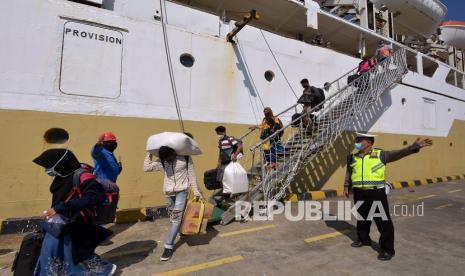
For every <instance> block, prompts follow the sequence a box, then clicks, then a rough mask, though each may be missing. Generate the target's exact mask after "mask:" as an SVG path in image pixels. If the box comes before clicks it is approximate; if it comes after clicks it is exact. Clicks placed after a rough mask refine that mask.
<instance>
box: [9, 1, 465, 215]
mask: <svg viewBox="0 0 465 276" xmlns="http://www.w3.org/2000/svg"><path fill="white" fill-rule="evenodd" d="M158 8H159V6H158ZM128 13H129V11H128ZM138 13H140V14H138ZM151 13H153V12H152V11H151V12H147V14H145V13H144V11H134V13H133V14H126V15H121V14H118V13H114V12H111V11H107V10H104V9H98V8H94V7H89V6H86V5H81V4H77V3H71V2H67V1H60V0H46V1H45V0H14V1H13V0H8V1H2V2H1V3H0V23H1V24H0V26H1V27H0V36H1V37H2V40H3V41H4V43H2V46H1V51H0V60H1V61H2V66H1V69H0V109H1V111H2V114H4V115H3V116H2V122H1V124H2V125H4V126H7V127H8V128H7V130H8V131H10V132H15V131H16V132H17V133H16V134H17V135H14V134H11V133H10V135H8V136H4V137H3V138H2V140H1V142H2V147H3V150H4V152H9V153H14V151H13V150H12V149H11V147H14V148H20V149H21V148H22V147H24V149H22V150H19V152H20V154H21V157H20V160H21V161H18V162H19V163H18V162H11V163H8V164H2V168H1V172H2V174H3V175H5V174H8V175H9V177H8V182H9V183H7V184H8V185H10V186H8V187H9V188H8V192H7V193H5V194H8V193H10V194H11V193H20V192H21V191H23V190H21V189H24V188H18V186H16V185H17V183H22V184H23V185H25V184H26V183H27V182H30V181H32V182H33V184H31V185H32V186H33V187H34V190H35V192H34V193H33V194H32V195H31V196H32V197H33V198H34V200H38V203H26V202H27V201H28V200H29V201H30V200H31V199H30V197H28V196H24V197H20V199H18V200H15V201H14V202H13V201H11V200H10V199H8V198H7V196H6V197H5V198H2V199H0V206H2V210H5V211H4V212H3V213H2V214H0V217H1V216H10V217H11V214H9V213H8V212H13V213H15V214H18V215H25V214H30V213H31V212H32V210H37V208H38V207H37V206H44V205H46V204H48V203H47V199H46V198H47V197H48V195H47V188H46V187H47V185H46V184H44V183H46V182H47V181H48V180H47V179H46V178H44V177H43V176H41V174H40V173H41V172H39V171H38V169H37V168H35V167H34V165H33V164H32V163H31V162H30V160H31V159H32V158H33V157H34V155H35V154H38V153H40V151H41V150H43V147H42V148H40V147H33V145H35V146H37V145H40V143H39V142H37V141H39V140H40V135H41V131H45V130H46V129H45V127H46V126H47V125H48V126H49V127H54V126H58V127H63V128H65V129H66V128H72V129H73V130H74V133H76V132H77V135H76V136H77V137H76V138H72V140H73V144H72V145H74V146H75V148H76V149H78V151H79V153H80V156H82V159H85V160H88V158H89V157H88V156H86V152H88V149H90V147H91V146H92V143H93V141H94V139H95V137H97V135H98V134H99V133H98V132H99V131H105V130H109V129H110V128H113V129H123V128H126V129H128V130H127V133H126V134H125V135H128V137H129V136H130V135H134V136H131V139H135V138H136V137H137V139H139V140H138V141H133V140H129V138H128V139H126V141H125V142H126V143H127V144H126V148H125V149H124V152H125V154H126V155H127V156H128V157H127V158H126V165H127V167H128V168H129V169H125V170H124V174H123V180H122V182H125V184H122V185H123V189H122V190H123V192H124V191H125V190H126V192H127V201H125V200H124V193H123V201H122V202H123V203H122V204H123V206H124V207H137V206H140V205H142V206H146V205H147V204H149V202H150V205H161V204H163V202H162V196H161V194H160V195H156V196H155V195H153V194H155V193H161V192H160V189H161V185H159V184H157V185H158V186H157V188H153V186H151V185H153V184H152V183H153V178H151V177H150V176H146V175H144V176H142V174H143V173H142V165H141V164H142V158H143V145H144V143H145V140H144V138H143V137H147V136H144V135H148V134H151V132H155V131H162V130H166V128H170V129H171V130H179V128H178V124H177V120H178V116H177V111H176V107H175V104H174V98H173V88H172V82H171V78H170V70H171V69H172V76H173V79H174V85H175V87H176V91H177V95H178V98H179V106H180V110H181V114H182V118H183V119H184V120H185V121H187V126H188V127H187V129H186V130H187V131H190V132H193V133H194V135H195V136H199V137H198V139H199V140H201V141H200V143H201V146H203V150H204V152H205V153H206V156H205V157H203V159H201V161H199V162H201V163H202V165H200V166H199V167H198V169H199V168H200V169H199V171H198V174H199V182H201V177H200V175H201V170H205V169H208V168H211V167H213V166H215V161H214V160H216V154H217V153H216V150H217V148H216V144H215V143H216V142H215V135H214V133H213V130H212V129H213V127H214V125H215V124H219V123H221V124H226V125H227V126H230V127H231V129H234V131H235V133H231V134H235V135H241V134H243V133H244V132H245V131H246V127H245V126H247V125H250V124H256V123H258V122H259V121H260V120H261V117H262V110H263V107H265V106H270V107H272V108H273V110H275V112H276V113H277V112H279V111H281V110H284V109H286V108H287V107H289V106H291V105H292V104H294V103H295V102H296V99H297V97H298V96H300V94H301V90H302V89H301V87H300V80H301V79H303V78H308V79H309V80H310V83H311V84H312V85H314V86H319V87H321V86H322V85H323V83H325V82H327V81H332V80H334V79H337V78H338V77H339V76H340V75H342V74H344V73H346V72H347V71H349V70H350V69H353V68H354V67H355V66H357V64H358V62H359V60H358V59H357V58H354V57H351V56H348V55H345V54H343V53H339V52H336V51H334V50H331V49H328V48H323V47H318V46H313V45H309V44H306V43H304V42H300V41H297V40H294V39H290V38H287V37H284V36H280V35H278V34H274V33H270V32H266V31H262V30H260V29H258V28H254V27H246V28H244V30H242V31H241V32H240V33H239V34H238V36H237V39H238V43H236V45H233V44H231V43H229V42H226V39H225V36H226V34H227V33H228V32H229V31H230V30H231V29H232V28H233V27H234V26H233V22H230V23H223V22H222V21H221V20H220V19H219V18H218V17H217V16H215V15H212V14H209V13H205V12H201V11H198V10H195V9H192V8H189V7H185V6H181V5H178V4H175V3H171V2H166V20H167V25H166V35H167V37H168V43H167V45H168V46H169V52H170V57H171V63H172V68H171V67H170V66H169V64H168V61H167V51H166V47H165V45H166V44H165V39H164V31H163V26H162V23H161V22H160V21H159V20H154V19H153V16H149V14H151ZM136 14H137V15H138V17H137V18H136V17H135V15H136ZM5 42H6V43H5ZM183 54H189V55H191V56H192V57H193V58H194V60H195V61H194V64H193V66H192V67H185V66H183V65H182V64H181V63H180V56H181V55H183ZM417 58H418V60H419V61H421V60H422V55H421V54H418V56H417ZM437 64H438V67H437V69H436V70H435V71H434V74H432V77H429V76H425V75H423V74H422V73H421V72H422V68H421V63H419V65H418V68H417V71H418V72H420V73H417V72H412V71H411V72H409V73H408V74H407V76H406V77H405V78H404V80H403V81H402V84H400V85H397V86H396V87H395V88H394V89H392V90H391V91H387V92H386V93H384V94H383V96H382V100H381V101H380V102H379V103H378V104H377V105H376V106H377V108H375V109H374V110H373V111H372V112H370V113H367V114H363V115H362V117H363V118H364V119H363V120H360V124H358V125H354V128H357V129H358V130H369V131H372V132H377V133H385V134H393V135H399V137H402V139H405V137H408V135H428V136H436V137H449V136H450V131H451V128H452V126H453V123H454V121H456V120H459V121H464V120H465V93H464V92H465V91H464V90H463V89H462V88H459V87H457V86H454V85H451V84H448V83H446V82H445V79H446V77H447V75H448V73H449V71H450V70H452V69H451V68H450V67H448V66H447V65H445V64H442V63H437ZM267 71H271V72H272V73H273V75H274V79H273V80H272V81H271V82H270V81H268V80H266V79H265V77H264V74H265V72H267ZM462 87H463V86H462ZM21 112H23V113H21ZM27 112H41V113H42V112H43V113H44V114H49V113H52V114H53V115H46V116H45V115H40V114H38V115H31V113H27ZM18 114H26V115H25V116H26V117H27V118H31V120H32V121H29V122H26V124H30V125H21V124H24V123H25V122H24V121H23V120H21V119H20V118H17V115H18ZM32 114H36V113H32ZM66 114H67V115H66ZM92 115H99V116H102V117H98V118H102V119H95V122H96V124H95V125H93V123H92V120H93V119H89V120H88V119H83V118H87V117H83V116H92ZM34 118H37V120H38V121H35V119H34ZM39 118H40V119H39ZM46 118H50V121H49V122H47V121H44V120H47V119H46ZM16 119H17V120H16ZM282 119H283V121H288V120H289V119H290V118H282ZM76 120H77V121H81V122H82V123H84V122H85V123H86V125H79V123H77V122H76ZM147 120H148V121H147ZM166 120H169V121H166ZM99 122H100V125H99V124H98V123H99ZM129 122H130V123H129ZM150 122H152V123H150ZM128 124H129V125H128ZM135 124H140V128H138V126H137V125H135ZM39 126H40V127H39ZM150 126H153V127H150ZM149 128H150V129H149ZM126 129H125V130H121V131H120V132H123V131H126ZM200 129H201V130H202V132H200ZM210 129H211V132H212V133H211V135H210V133H208V131H210ZM32 130H33V131H32ZM348 130H350V129H348ZM196 131H197V132H196ZM204 131H207V133H205V132H204ZM460 131H462V130H460ZM464 131H465V130H464ZM116 132H117V131H116ZM23 133H27V135H25V134H23ZM71 134H72V135H73V133H71ZM117 134H118V133H117ZM30 135H36V136H35V137H31V136H30ZM15 137H17V139H16V138H15ZM196 138H197V137H196ZM202 139H203V140H202ZM31 140H34V141H36V142H31V145H26V144H27V143H28V141H31ZM123 141H124V139H123ZM409 142H410V141H409ZM80 143H84V144H85V145H82V144H80ZM128 144H132V145H134V147H132V148H130V147H129V146H128ZM136 144H137V145H136ZM387 144H389V143H387ZM393 146H397V147H400V146H402V145H401V144H397V143H395V144H393ZM121 148H124V145H123V144H121ZM26 149H27V150H26ZM135 149H137V150H139V151H140V152H134V151H135ZM121 150H122V149H121ZM29 167H30V168H29ZM139 167H140V168H139ZM12 168H13V171H11V169H12ZM455 169H457V168H455ZM334 177H336V176H334ZM328 178H329V177H328ZM157 179H160V178H157ZM5 181H6V180H5ZM131 183H132V184H131ZM2 184H3V183H2ZM339 184H340V183H339ZM339 184H337V185H339ZM124 185H126V186H124ZM323 185H324V183H323ZM331 185H336V184H331ZM39 187H40V188H39ZM137 187H144V188H141V190H139V191H138V190H137V189H136V188H137ZM145 187H152V188H150V189H148V188H145ZM154 189H155V190H154ZM141 194H142V195H141ZM147 194H149V195H148V198H146V199H143V198H144V195H147ZM19 206H28V207H25V208H24V210H18V209H17V208H18V207H19ZM12 210H14V211H12Z"/></svg>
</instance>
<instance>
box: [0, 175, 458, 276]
mask: <svg viewBox="0 0 465 276" xmlns="http://www.w3.org/2000/svg"><path fill="white" fill-rule="evenodd" d="M464 185H465V182H459V181H458V182H448V183H439V184H435V185H425V186H418V187H412V188H406V189H401V190H394V191H393V192H392V193H391V195H390V198H389V199H390V205H391V208H393V206H394V205H401V204H405V206H409V207H408V208H409V210H413V209H411V208H416V207H412V206H419V205H420V204H422V203H424V216H393V220H394V225H395V229H396V256H395V257H394V259H393V260H391V261H390V262H381V261H378V260H377V259H376V256H377V252H376V250H377V248H378V246H377V244H376V243H375V245H374V246H373V248H370V247H363V248H352V247H350V243H351V242H352V241H353V240H354V239H355V238H356V235H355V232H354V229H355V228H354V225H355V222H354V221H348V222H341V221H339V222H324V221H321V220H319V221H298V222H289V221H287V220H286V219H285V218H284V216H283V215H279V216H277V217H275V220H273V221H267V222H248V223H245V224H241V223H233V224H230V225H227V226H221V225H216V226H213V227H211V228H210V229H209V231H208V234H207V235H204V236H197V237H188V238H183V240H181V241H180V242H178V244H177V251H176V252H175V254H174V256H173V258H172V259H171V260H170V261H168V262H165V263H162V262H161V261H160V260H159V257H160V254H161V251H162V249H163V238H164V235H165V233H166V230H167V226H168V220H167V219H160V220H157V221H155V222H138V223H135V224H120V225H113V226H111V229H112V230H114V231H115V233H116V235H115V236H114V237H113V239H112V241H113V244H111V245H109V246H101V247H99V248H98V250H97V251H98V253H100V254H101V255H102V256H103V257H104V258H107V259H109V260H111V261H112V262H113V263H115V264H117V265H118V270H117V274H116V275H157V274H158V273H165V274H161V275H180V274H184V273H191V274H192V275H240V274H241V273H247V274H251V275H282V274H292V275H308V274H309V273H312V274H317V275H323V274H324V275H343V274H344V275H363V274H365V275H374V274H378V275H399V274H400V275H463V268H462V267H463V260H464V257H463V256H465V246H464V245H465V236H464V235H463V227H464V224H465V222H464V221H465V213H464V209H465V204H464V202H465V189H464ZM338 200H340V199H332V200H330V202H331V204H336V202H337V201H338ZM392 211H393V210H391V214H392ZM409 212H411V211H409ZM397 213H399V209H398V210H397ZM371 230H372V239H373V240H375V241H376V240H377V239H378V237H379V234H378V232H377V230H376V227H375V226H374V225H372V229H371ZM21 237H22V236H21V235H2V236H0V254H2V255H0V275H11V272H10V271H9V267H10V265H11V262H12V259H13V256H14V252H15V250H17V249H18V248H19V241H20V239H21Z"/></svg>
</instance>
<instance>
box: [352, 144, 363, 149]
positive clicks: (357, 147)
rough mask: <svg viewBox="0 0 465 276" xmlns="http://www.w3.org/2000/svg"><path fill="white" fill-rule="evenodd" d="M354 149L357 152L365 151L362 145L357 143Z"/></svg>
mask: <svg viewBox="0 0 465 276" xmlns="http://www.w3.org/2000/svg"><path fill="white" fill-rule="evenodd" d="M354 147H355V149H356V150H362V149H363V145H362V143H355V145H354Z"/></svg>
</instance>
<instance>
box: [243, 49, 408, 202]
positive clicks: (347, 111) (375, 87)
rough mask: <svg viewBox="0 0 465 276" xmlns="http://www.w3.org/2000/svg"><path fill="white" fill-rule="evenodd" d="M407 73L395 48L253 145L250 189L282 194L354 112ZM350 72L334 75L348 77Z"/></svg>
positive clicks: (273, 196) (267, 195)
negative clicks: (254, 165)
mask: <svg viewBox="0 0 465 276" xmlns="http://www.w3.org/2000/svg"><path fill="white" fill-rule="evenodd" d="M407 72H408V69H407V61H406V51H405V49H399V50H398V51H396V52H395V53H394V54H393V55H392V56H391V57H389V58H388V59H386V60H384V61H382V62H381V63H379V64H377V65H376V66H374V67H373V68H372V69H371V70H369V71H368V72H366V73H364V74H362V75H360V76H359V77H358V78H357V79H355V80H353V81H351V82H350V83H347V84H346V85H345V86H343V87H341V89H340V90H339V91H338V92H336V93H335V94H334V95H332V96H330V97H328V98H327V99H326V100H325V101H324V102H322V103H320V104H319V105H317V106H315V107H313V108H312V109H311V110H309V111H308V112H306V113H304V114H302V115H301V116H299V117H298V118H295V119H294V120H292V121H291V122H290V123H288V124H287V125H285V126H284V127H283V128H282V129H281V130H280V131H278V132H276V133H274V134H273V135H271V136H269V137H268V138H266V139H264V140H262V141H260V142H259V143H257V144H256V145H254V146H253V147H251V148H250V151H251V152H252V156H255V158H256V159H257V158H259V159H260V162H259V170H258V171H259V176H258V177H257V179H258V180H257V181H256V183H255V186H256V187H257V188H255V189H253V191H255V192H259V193H262V196H261V198H263V199H264V200H265V201H267V202H270V201H271V202H272V201H276V200H280V199H282V198H283V197H284V196H285V195H286V193H287V192H288V187H289V185H290V184H291V182H293V180H294V179H295V177H296V176H297V174H298V173H299V172H300V171H301V170H302V169H303V168H304V167H305V166H306V165H307V164H308V163H309V162H310V161H312V159H313V158H315V157H316V156H317V155H318V154H320V153H321V152H323V151H325V150H328V149H329V148H330V146H331V145H332V144H333V143H334V141H335V140H336V139H337V138H338V137H339V136H340V135H341V134H342V132H343V131H345V130H348V129H349V128H350V126H351V125H352V124H353V123H354V122H355V120H356V117H357V115H358V114H360V113H361V112H363V111H364V110H366V109H367V107H369V106H370V105H371V104H373V103H375V102H376V101H377V100H378V99H379V98H380V96H381V94H382V93H383V92H384V91H386V90H388V89H390V88H391V87H393V86H394V85H395V84H396V83H398V82H400V81H401V80H402V78H403V77H404V75H405V74H406V73H407ZM352 73H353V72H352ZM352 73H348V74H345V75H344V76H342V77H341V78H339V79H338V80H341V79H344V81H345V82H347V78H348V76H349V75H351V74H352ZM338 80H336V81H338ZM279 137H281V138H280V139H279ZM278 140H281V141H283V142H282V143H281V142H278ZM268 145H271V150H268ZM270 158H272V159H273V158H276V162H275V164H272V163H274V162H267V161H266V160H267V159H268V161H270ZM272 161H274V160H272ZM253 197H255V198H257V196H253Z"/></svg>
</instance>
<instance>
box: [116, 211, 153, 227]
mask: <svg viewBox="0 0 465 276" xmlns="http://www.w3.org/2000/svg"><path fill="white" fill-rule="evenodd" d="M145 218H146V212H145V208H133V209H124V210H120V211H118V212H116V220H115V223H130V222H138V221H144V220H145Z"/></svg>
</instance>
